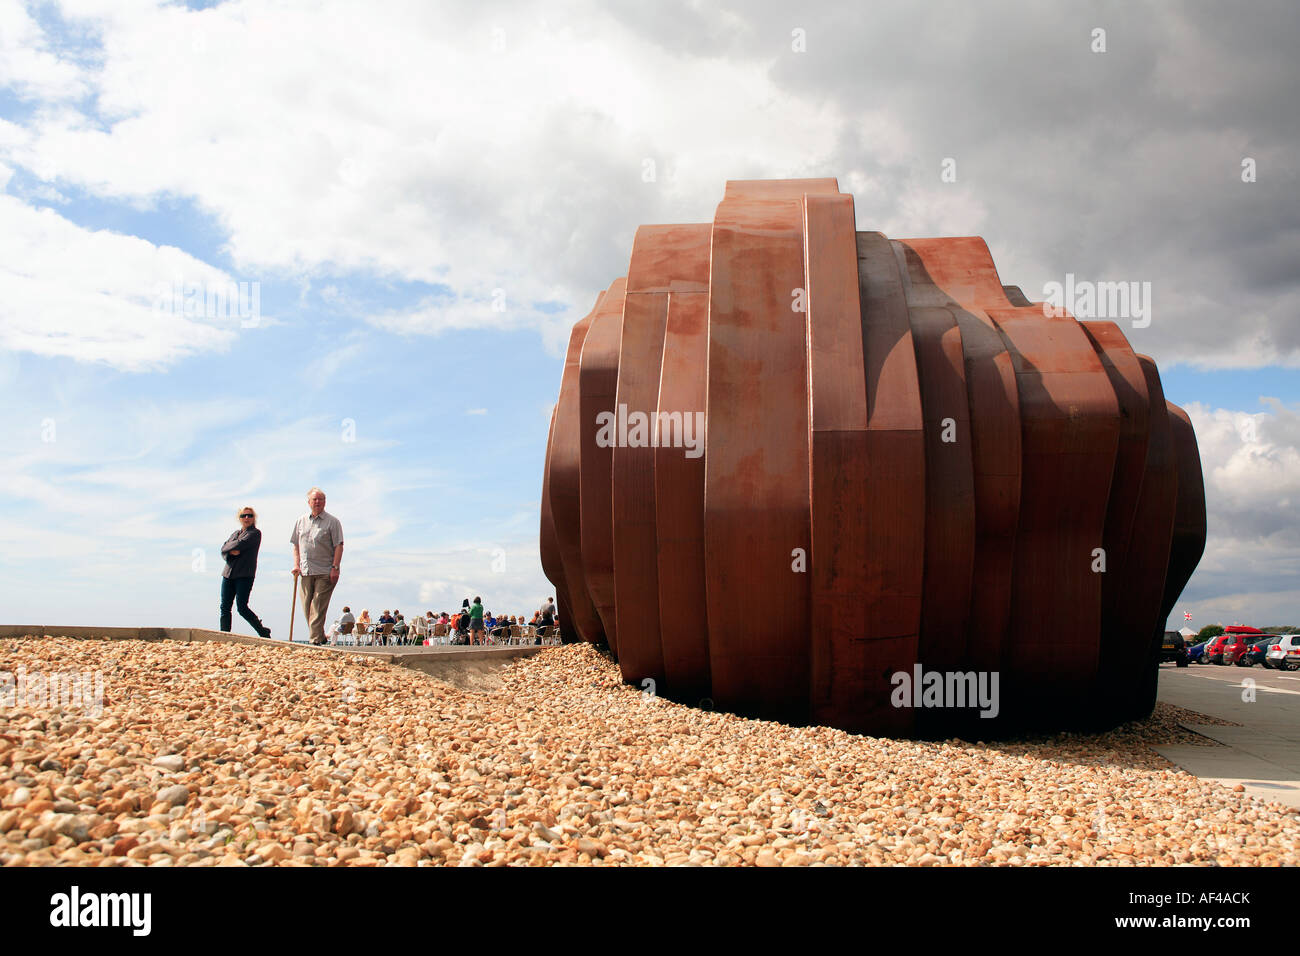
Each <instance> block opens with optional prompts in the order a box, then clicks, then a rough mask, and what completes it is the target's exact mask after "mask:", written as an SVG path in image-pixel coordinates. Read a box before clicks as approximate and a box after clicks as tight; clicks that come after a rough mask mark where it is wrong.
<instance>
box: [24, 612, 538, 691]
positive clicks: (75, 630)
mask: <svg viewBox="0 0 1300 956" xmlns="http://www.w3.org/2000/svg"><path fill="white" fill-rule="evenodd" d="M29 634H35V635H41V636H46V637H74V638H80V639H101V640H119V641H126V640H135V641H214V642H217V643H223V644H256V645H261V646H263V647H284V646H285V645H286V644H287V643H288V641H279V640H275V639H274V638H262V637H251V636H248V635H244V634H233V633H227V632H225V631H213V630H209V629H207V628H202V627H88V626H81V625H53V624H0V637H25V636H27V635H29ZM293 646H294V647H301V648H309V649H310V650H312V651H313V652H315V653H319V654H362V655H365V656H366V657H376V658H378V659H379V660H381V661H384V662H385V663H387V664H397V665H399V666H401V667H409V668H411V669H412V670H417V671H420V672H421V673H424V674H429V675H430V676H432V677H437V678H439V679H442V680H446V681H448V682H450V683H452V684H455V685H457V686H458V687H462V688H465V689H468V690H487V689H491V688H492V687H493V686H494V681H493V679H492V676H493V674H494V672H495V671H496V670H498V669H499V668H501V667H502V666H504V665H506V664H508V663H510V662H511V661H513V660H518V659H519V658H521V657H531V656H532V655H533V654H537V653H540V652H541V651H544V650H546V648H545V647H538V646H536V645H522V646H515V645H505V646H491V645H489V646H488V647H482V646H477V647H467V646H453V645H449V646H445V647H425V646H423V645H418V646H408V645H401V646H389V647H354V646H351V645H341V646H336V645H332V644H324V645H321V646H319V647H316V646H313V645H311V644H307V643H304V642H302V641H294V642H293Z"/></svg>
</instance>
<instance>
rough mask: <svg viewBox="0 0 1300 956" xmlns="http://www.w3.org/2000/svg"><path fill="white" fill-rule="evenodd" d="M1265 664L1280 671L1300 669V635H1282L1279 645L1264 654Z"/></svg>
mask: <svg viewBox="0 0 1300 956" xmlns="http://www.w3.org/2000/svg"><path fill="white" fill-rule="evenodd" d="M1264 664H1265V665H1266V666H1268V667H1276V668H1278V669H1279V670H1288V671H1293V670H1297V669H1300V634H1280V635H1278V639H1277V643H1276V644H1274V645H1273V646H1272V647H1270V648H1269V649H1268V650H1267V651H1265V652H1264Z"/></svg>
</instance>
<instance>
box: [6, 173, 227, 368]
mask: <svg viewBox="0 0 1300 956" xmlns="http://www.w3.org/2000/svg"><path fill="white" fill-rule="evenodd" d="M230 282H231V279H230V277H229V276H228V275H226V273H224V272H223V271H222V270H220V269H216V268H213V267H212V266H209V265H208V264H206V263H204V262H201V261H200V260H198V259H195V258H194V257H193V256H190V255H188V254H186V253H184V252H182V251H180V250H179V249H175V248H172V247H169V246H156V245H154V244H153V243H151V242H148V241H147V240H144V239H140V238H137V237H135V236H124V235H121V234H119V233H115V232H110V231H108V230H89V229H84V228H82V227H80V226H77V225H75V224H73V223H72V222H69V221H68V220H67V219H65V218H63V217H62V216H60V215H59V214H58V213H56V212H54V211H53V210H50V209H35V208H33V207H31V206H29V205H27V204H26V203H24V202H22V201H21V200H18V199H15V198H14V197H12V196H5V195H0V347H3V348H7V349H15V350H20V351H28V352H34V353H36V354H38V355H46V356H68V357H71V358H75V359H80V360H84V361H90V362H104V363H107V364H111V365H114V366H116V367H118V368H122V369H126V370H129V371H138V370H142V369H149V368H160V367H163V366H165V365H167V364H169V363H171V362H173V361H175V360H176V359H177V358H179V357H181V356H185V355H190V354H194V353H196V352H200V351H206V350H212V349H224V348H226V347H228V346H229V345H230V343H231V342H232V341H233V340H234V338H235V336H236V334H237V333H236V331H235V330H236V329H237V328H238V327H239V319H238V313H237V312H233V313H232V311H231V310H230V309H229V308H228V307H227V306H228V300H227V303H226V304H223V305H222V306H221V308H219V309H218V308H214V309H212V310H211V318H208V317H207V316H208V314H209V311H208V303H207V297H206V296H204V297H203V300H202V303H203V304H202V308H199V307H198V305H197V297H191V298H190V299H189V300H188V301H189V304H190V305H194V306H195V307H194V308H192V309H189V308H188V306H187V300H186V295H185V290H186V289H187V288H190V289H199V290H207V289H211V290H217V289H220V290H225V289H227V288H228V286H229V285H230ZM177 283H179V284H180V285H179V288H180V289H181V290H182V291H181V294H180V295H179V296H178V295H177V294H175V293H176V289H177V288H178V286H177ZM213 304H214V305H215V304H216V300H215V299H214V300H213ZM187 311H188V312H189V313H190V314H187ZM216 313H220V314H216ZM232 315H233V316H234V317H233V318H232Z"/></svg>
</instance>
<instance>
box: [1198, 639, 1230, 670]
mask: <svg viewBox="0 0 1300 956" xmlns="http://www.w3.org/2000/svg"><path fill="white" fill-rule="evenodd" d="M1229 636H1230V635H1228V634H1220V635H1219V636H1218V637H1215V638H1211V639H1210V643H1208V644H1206V645H1205V652H1204V653H1203V654H1201V657H1200V661H1201V663H1202V664H1222V663H1223V645H1224V644H1226V643H1228V638H1229Z"/></svg>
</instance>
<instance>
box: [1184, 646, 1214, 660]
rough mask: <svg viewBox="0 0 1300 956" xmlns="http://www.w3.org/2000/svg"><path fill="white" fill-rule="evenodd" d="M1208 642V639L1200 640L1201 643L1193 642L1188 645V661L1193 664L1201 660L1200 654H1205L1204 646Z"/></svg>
mask: <svg viewBox="0 0 1300 956" xmlns="http://www.w3.org/2000/svg"><path fill="white" fill-rule="evenodd" d="M1209 643H1210V642H1209V641H1201V643H1199V644H1193V645H1192V646H1191V647H1189V648H1188V649H1187V661H1188V663H1190V664H1195V663H1197V662H1199V661H1201V658H1202V656H1203V655H1204V654H1205V646H1206V645H1207V644H1209Z"/></svg>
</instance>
